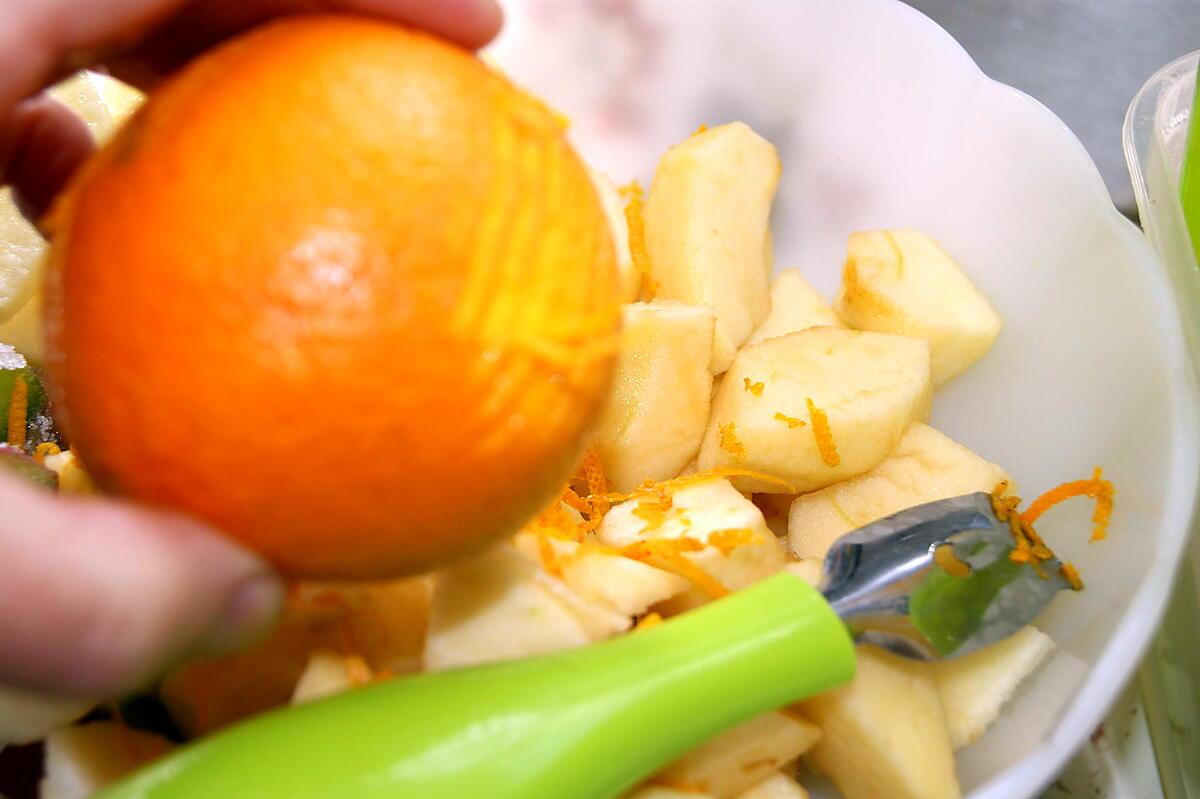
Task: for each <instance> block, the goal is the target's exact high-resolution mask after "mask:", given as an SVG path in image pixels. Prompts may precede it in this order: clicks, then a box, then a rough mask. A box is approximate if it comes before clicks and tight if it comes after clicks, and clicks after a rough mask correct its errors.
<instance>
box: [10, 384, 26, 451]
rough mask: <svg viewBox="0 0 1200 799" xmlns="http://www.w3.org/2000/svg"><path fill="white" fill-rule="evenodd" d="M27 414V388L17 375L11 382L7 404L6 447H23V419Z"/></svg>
mask: <svg viewBox="0 0 1200 799" xmlns="http://www.w3.org/2000/svg"><path fill="white" fill-rule="evenodd" d="M28 413H29V386H28V385H27V384H26V383H25V379H24V378H23V377H21V376H20V375H17V377H16V379H15V380H13V387H12V399H11V400H9V403H8V445H9V446H10V447H17V448H19V449H22V448H24V447H25V417H26V416H27V415H28Z"/></svg>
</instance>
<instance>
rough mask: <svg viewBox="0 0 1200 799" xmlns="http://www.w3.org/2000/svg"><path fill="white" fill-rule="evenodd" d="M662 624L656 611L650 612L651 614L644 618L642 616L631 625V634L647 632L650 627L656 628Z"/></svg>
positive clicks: (660, 616)
mask: <svg viewBox="0 0 1200 799" xmlns="http://www.w3.org/2000/svg"><path fill="white" fill-rule="evenodd" d="M662 623H663V617H662V614H661V613H659V612H658V611H651V612H649V613H647V614H646V615H645V616H642V617H641V618H640V619H638V623H637V624H635V625H633V632H635V633H636V632H637V631H638V630H648V629H650V628H651V627H657V626H658V625H660V624H662Z"/></svg>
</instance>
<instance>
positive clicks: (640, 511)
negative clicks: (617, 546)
mask: <svg viewBox="0 0 1200 799" xmlns="http://www.w3.org/2000/svg"><path fill="white" fill-rule="evenodd" d="M656 489H657V490H656V491H655V493H653V494H647V495H645V496H641V497H638V501H637V507H636V508H634V509H633V515H634V516H636V517H638V518H639V519H641V520H642V521H644V522H646V527H645V530H644V531H643V532H646V531H650V530H654V529H656V528H658V527H661V526H662V525H663V524H664V523H665V522H666V521H667V514H668V513H669V512H670V511H671V508H672V507H673V506H674V504H675V501H674V499H672V497H671V494H670V493H669V492H668V491H667V489H666V488H665V487H664V486H662V485H661V484H660V485H658V486H656Z"/></svg>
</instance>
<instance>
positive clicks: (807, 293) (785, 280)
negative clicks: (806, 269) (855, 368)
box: [746, 269, 842, 344]
mask: <svg viewBox="0 0 1200 799" xmlns="http://www.w3.org/2000/svg"><path fill="white" fill-rule="evenodd" d="M841 326H842V320H841V319H839V318H838V315H837V314H835V313H834V312H833V309H832V308H830V307H829V304H828V303H826V302H825V300H824V299H823V298H822V297H821V295H820V294H818V293H817V290H816V289H814V288H813V287H812V286H810V285H809V283H808V281H807V280H805V279H804V276H803V275H801V274H800V270H799V269H784V270H783V271H782V272H780V273H779V274H777V275H776V276H775V279H774V280H773V281H771V312H770V313H768V314H767V318H766V319H764V320H763V321H762V324H760V325H759V326H758V327H756V328H755V329H754V333H752V334H751V335H750V338H748V339H746V344H757V343H759V342H760V341H766V340H767V339H769V338H777V337H778V336H786V335H787V334H788V333H799V332H800V331H801V330H807V329H808V328H810V327H841Z"/></svg>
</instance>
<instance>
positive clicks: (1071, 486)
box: [1021, 466, 1116, 541]
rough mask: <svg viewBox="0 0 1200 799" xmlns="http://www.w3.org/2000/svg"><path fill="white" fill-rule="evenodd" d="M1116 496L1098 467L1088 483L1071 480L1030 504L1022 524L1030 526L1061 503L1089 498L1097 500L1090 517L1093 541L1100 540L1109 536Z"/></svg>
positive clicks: (1022, 516)
mask: <svg viewBox="0 0 1200 799" xmlns="http://www.w3.org/2000/svg"><path fill="white" fill-rule="evenodd" d="M1114 493H1116V492H1115V489H1114V488H1113V484H1112V483H1111V482H1110V481H1108V480H1105V479H1104V473H1103V471H1102V470H1101V469H1100V467H1099V466H1097V467H1096V469H1095V471H1093V472H1092V476H1091V478H1089V479H1087V480H1074V481H1072V482H1069V483H1063V484H1062V485H1059V486H1055V487H1054V488H1052V489H1050V490H1049V491H1047V492H1046V493H1044V494H1042V495H1041V496H1040V497H1038V498H1037V499H1035V500H1034V501H1033V502H1031V503H1030V504H1029V507H1028V508H1026V509H1025V510H1024V512H1022V513H1021V521H1023V522H1025V523H1026V524H1033V523H1034V522H1036V521H1037V520H1038V519H1039V518H1040V517H1041V515H1042V514H1043V513H1045V512H1046V511H1047V510H1049V509H1050V508H1052V507H1054V506H1055V505H1057V504H1058V503H1060V502H1064V501H1066V500H1068V499H1071V498H1072V497H1090V498H1092V499H1094V500H1096V510H1095V512H1094V513H1093V514H1092V537H1091V540H1092V541H1103V540H1104V539H1105V538H1106V537H1107V536H1108V523H1109V520H1110V519H1111V518H1112V508H1113V494H1114Z"/></svg>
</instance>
